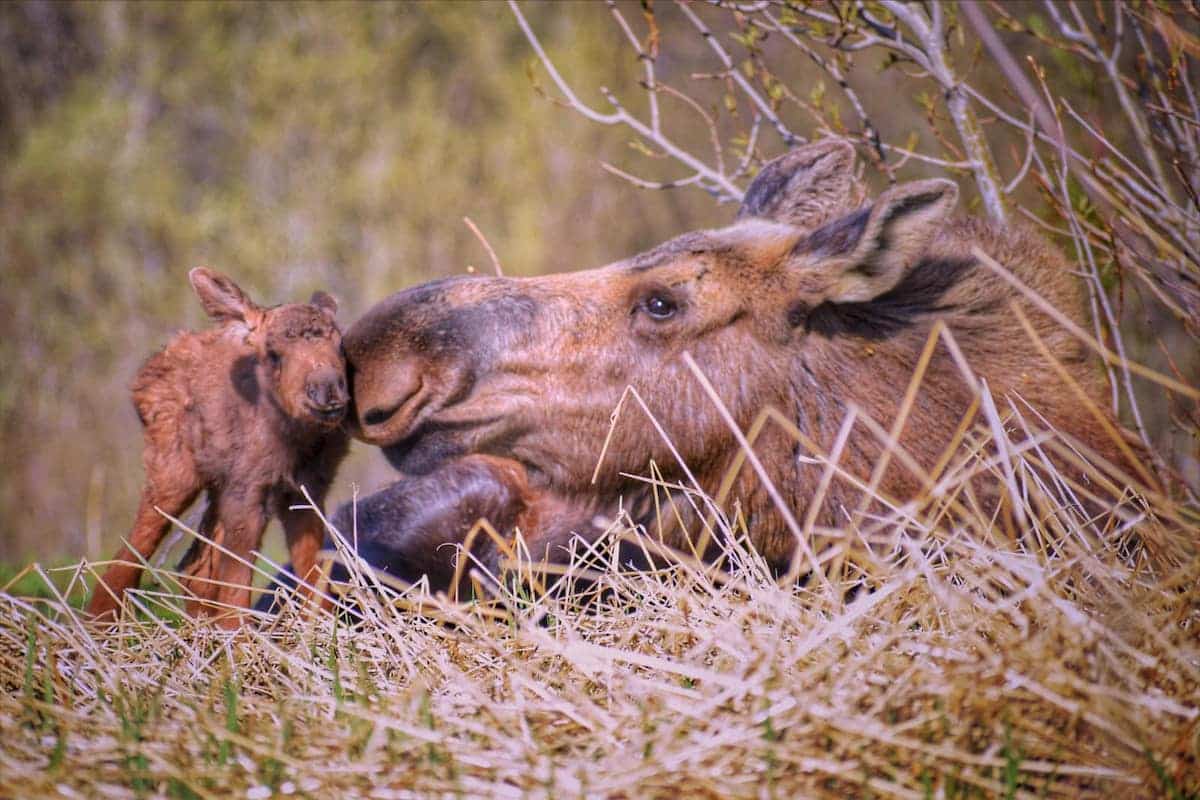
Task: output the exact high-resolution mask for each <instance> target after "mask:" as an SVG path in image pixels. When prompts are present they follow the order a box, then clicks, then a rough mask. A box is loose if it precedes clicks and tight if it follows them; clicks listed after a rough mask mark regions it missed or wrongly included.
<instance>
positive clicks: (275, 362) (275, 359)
mask: <svg viewBox="0 0 1200 800" xmlns="http://www.w3.org/2000/svg"><path fill="white" fill-rule="evenodd" d="M267 361H268V362H269V363H270V364H271V366H272V367H278V366H279V362H281V361H283V356H281V355H279V351H278V350H268V351H267Z"/></svg>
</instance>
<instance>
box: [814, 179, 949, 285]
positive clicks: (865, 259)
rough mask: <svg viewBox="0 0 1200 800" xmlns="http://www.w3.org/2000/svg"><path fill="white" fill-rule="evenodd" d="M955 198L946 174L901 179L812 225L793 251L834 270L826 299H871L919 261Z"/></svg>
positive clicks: (897, 281)
mask: <svg viewBox="0 0 1200 800" xmlns="http://www.w3.org/2000/svg"><path fill="white" fill-rule="evenodd" d="M957 202H958V187H957V186H956V185H955V184H954V183H953V182H951V181H948V180H942V179H936V180H928V181H916V182H914V183H906V184H902V185H900V186H896V187H895V188H893V189H890V190H889V191H887V192H884V193H883V194H882V195H880V197H879V199H878V200H877V201H876V202H875V204H874V205H873V206H871V207H870V208H868V209H863V210H861V211H857V212H855V213H853V214H850V215H848V216H846V217H843V218H842V219H839V220H837V221H835V222H831V223H829V224H828V225H825V226H823V227H821V228H819V229H817V230H815V231H813V232H812V233H811V234H810V235H809V236H808V237H807V238H806V239H802V240H801V241H800V242H799V243H798V244H797V245H796V248H795V251H794V252H795V253H796V254H798V255H799V254H806V255H807V256H808V257H809V260H810V261H811V260H816V261H817V262H818V263H821V262H829V270H830V271H831V272H833V273H835V274H833V275H831V279H830V284H829V289H828V292H827V294H826V297H825V299H826V300H829V301H831V302H834V303H860V302H865V301H867V300H872V299H874V298H876V297H878V296H879V295H881V294H884V293H885V292H887V291H888V290H890V289H892V288H894V287H895V286H896V284H898V283H899V282H900V279H901V278H903V277H904V275H905V273H906V272H908V270H909V268H910V267H912V266H913V265H915V264H916V263H917V262H918V261H920V259H921V257H922V256H923V255H925V251H926V250H927V249H928V248H929V244H930V242H932V241H933V238H934V236H936V235H937V233H938V231H939V230H941V228H942V225H943V224H944V222H945V220H946V217H947V215H948V214H949V213H950V211H951V210H953V208H954V206H955V204H956V203H957ZM817 268H818V269H820V267H817Z"/></svg>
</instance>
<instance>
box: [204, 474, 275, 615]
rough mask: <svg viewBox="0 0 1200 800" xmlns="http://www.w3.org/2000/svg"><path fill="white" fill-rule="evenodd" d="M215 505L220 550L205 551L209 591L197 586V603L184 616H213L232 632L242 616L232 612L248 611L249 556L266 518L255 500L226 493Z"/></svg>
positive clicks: (261, 507)
mask: <svg viewBox="0 0 1200 800" xmlns="http://www.w3.org/2000/svg"><path fill="white" fill-rule="evenodd" d="M216 505H217V512H216V513H217V519H218V520H219V522H218V529H219V530H220V531H221V532H222V533H223V536H221V539H223V542H222V544H223V547H224V549H223V550H221V551H216V548H211V547H210V548H206V549H207V550H208V551H209V552H210V553H211V558H212V568H211V574H212V583H210V584H207V586H208V587H211V588H201V587H199V586H197V587H196V589H197V590H198V591H196V590H193V591H194V593H195V594H197V597H198V599H196V600H191V601H189V602H188V613H189V614H208V615H212V614H217V615H219V616H218V623H219V624H220V625H222V626H223V627H226V628H236V627H239V626H240V625H241V624H242V614H240V613H239V612H238V611H236V610H235V609H244V608H249V607H250V583H251V578H252V576H253V573H254V569H253V566H252V564H253V562H252V558H253V556H252V552H253V551H254V550H256V549H257V548H258V547H260V546H261V544H262V536H263V531H264V530H265V529H266V526H267V516H266V511H265V507H264V503H263V502H262V499H261V498H258V497H251V496H244V495H241V494H235V493H233V492H227V493H225V494H222V495H221V497H220V498H219V500H218V501H217V503H216ZM214 541H217V537H215V536H214ZM226 551H228V552H226ZM202 558H203V557H202ZM197 583H198V582H197ZM206 600H207V601H209V602H205V601H206Z"/></svg>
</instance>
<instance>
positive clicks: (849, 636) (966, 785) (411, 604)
mask: <svg viewBox="0 0 1200 800" xmlns="http://www.w3.org/2000/svg"><path fill="white" fill-rule="evenodd" d="M1013 411H1014V414H1015V408H1014V409H1013ZM1014 419H1016V417H1015V416H1014V417H1013V418H1012V419H1010V420H1009V422H1010V425H1011V423H1012V422H1013V420H1014ZM988 435H990V434H989V433H987V432H985V431H984V430H983V429H982V428H977V429H974V430H968V431H967V435H966V436H965V437H964V440H963V442H962V447H961V452H960V453H959V455H958V456H957V457H956V458H954V459H952V460H951V463H950V466H949V467H948V469H947V471H946V473H945V477H944V478H943V479H942V480H941V481H940V482H939V485H938V487H937V488H936V489H935V490H933V491H931V492H930V493H929V494H928V495H926V496H925V497H922V498H919V499H918V500H916V501H914V502H913V503H910V504H908V505H906V506H903V507H901V508H899V509H896V510H893V511H892V512H891V513H890V514H887V515H886V516H883V517H872V518H868V519H866V520H864V521H863V522H862V523H861V524H860V525H859V526H857V527H856V528H849V527H848V528H847V529H845V530H839V531H819V530H818V531H816V534H817V536H816V541H817V542H818V543H819V545H820V546H819V549H818V551H817V553H816V557H817V558H818V559H819V560H820V561H821V563H822V567H823V574H824V575H825V576H826V577H828V578H829V581H828V582H826V581H817V580H808V581H802V582H801V584H800V585H798V586H797V585H785V586H782V587H781V586H779V585H777V583H776V581H775V580H773V579H772V578H771V576H770V575H769V574H767V572H766V570H765V569H764V568H763V566H762V564H761V562H759V561H758V560H757V559H756V558H755V557H754V555H753V554H752V553H749V552H748V551H746V550H744V549H742V548H741V547H740V546H739V545H738V544H736V543H735V544H734V545H731V546H730V550H729V552H728V563H727V564H726V567H727V569H726V570H725V571H723V572H714V571H712V570H708V569H704V568H702V567H700V566H699V565H698V564H696V563H695V562H692V561H690V560H688V559H687V558H680V559H679V560H678V561H677V563H675V564H673V565H671V566H669V567H665V568H663V569H661V570H659V571H656V572H642V573H631V572H617V571H613V570H611V569H609V568H608V567H609V566H610V564H609V563H606V562H609V561H611V559H612V558H613V555H612V554H613V552H614V549H615V548H614V546H613V545H614V542H615V541H616V540H617V539H618V538H620V537H621V536H625V537H630V536H636V533H635V532H634V531H632V530H629V529H626V528H624V527H623V525H622V523H621V522H620V521H617V522H614V524H613V528H612V536H610V537H609V538H608V539H607V540H606V541H605V542H602V543H601V544H600V545H597V546H596V548H595V549H594V550H593V551H591V552H585V553H582V554H581V555H580V558H579V559H578V560H577V561H576V563H575V564H574V565H573V566H572V568H571V569H570V570H569V576H568V577H567V578H565V579H563V580H562V581H560V582H559V584H558V588H557V589H556V590H555V591H552V592H550V593H543V592H539V591H538V590H537V589H536V588H530V587H531V586H533V585H535V584H537V583H539V581H538V580H536V577H537V576H535V575H533V574H532V572H531V571H530V570H529V567H528V565H527V564H525V565H522V564H519V563H518V564H517V565H516V568H517V569H519V570H521V571H523V572H524V573H525V578H526V580H525V581H524V582H517V581H513V582H510V583H509V584H508V585H510V586H518V585H519V586H523V587H525V588H516V589H512V590H510V589H501V590H498V593H496V594H495V596H494V599H493V600H492V601H490V602H487V603H473V604H455V603H451V602H450V601H448V600H446V599H444V598H441V599H430V598H428V597H423V596H422V595H421V594H420V592H419V589H411V590H409V591H407V592H402V591H397V590H395V589H393V588H392V587H389V586H383V585H380V584H378V583H377V582H375V581H374V580H373V579H372V578H371V576H369V575H367V574H364V573H363V572H361V571H359V570H357V569H355V570H354V571H353V576H352V585H349V586H347V587H345V590H344V594H343V595H342V601H344V602H357V604H358V606H359V609H360V613H361V615H362V616H361V619H360V620H359V621H350V620H348V619H347V618H345V617H343V618H342V619H341V620H340V621H338V620H335V619H334V618H333V617H332V616H329V615H323V616H320V617H318V618H315V619H313V618H307V617H305V616H303V615H301V614H299V613H297V609H295V608H291V607H289V609H288V610H286V611H285V613H284V614H283V615H281V616H280V617H278V618H277V619H274V620H269V619H267V620H263V621H262V622H261V624H258V625H249V626H247V627H245V628H244V629H243V630H241V631H240V632H237V633H228V632H225V631H221V630H219V629H216V628H215V627H213V626H211V625H210V624H208V623H204V622H195V621H190V620H184V619H182V618H180V617H178V616H176V615H174V614H173V613H172V612H171V611H170V609H172V608H174V607H175V604H176V603H177V602H178V599H179V598H178V597H177V596H173V595H175V594H176V592H174V591H173V590H172V589H171V588H170V587H172V585H173V584H172V581H171V578H170V573H165V572H161V571H155V573H154V575H155V578H156V579H157V581H158V585H157V586H156V587H155V588H154V589H144V590H142V591H140V592H138V593H137V594H136V596H135V599H136V602H137V603H138V604H139V606H140V608H141V609H142V612H143V613H140V614H138V615H137V618H136V619H134V618H132V617H131V618H129V619H127V620H125V621H124V622H122V623H121V624H119V625H116V626H111V627H108V628H99V627H94V626H90V625H89V624H88V623H86V622H85V621H84V620H82V619H81V618H80V616H79V615H78V614H77V613H76V612H75V611H73V610H72V609H71V607H70V605H69V604H68V603H67V602H66V600H67V597H66V595H75V596H77V595H79V594H80V593H81V592H82V589H83V584H84V576H85V575H87V574H89V572H90V571H91V569H92V566H89V565H86V564H82V565H79V566H78V567H75V568H73V569H72V570H70V571H69V573H68V575H69V580H60V581H58V584H59V585H65V589H64V594H63V595H60V596H59V598H58V599H51V600H34V599H28V598H24V599H23V598H21V597H17V596H13V595H11V594H7V593H5V594H3V595H0V603H2V604H3V606H4V610H3V614H0V680H2V681H3V683H4V685H5V689H6V691H5V693H4V695H3V699H2V700H0V703H3V708H2V713H0V725H2V726H3V731H2V733H3V737H2V741H3V745H2V746H0V796H5V797H18V796H23V797H29V796H50V795H61V796H81V797H91V796H99V795H103V796H106V797H124V796H160V795H165V796H172V797H223V796H246V797H268V796H271V795H273V794H275V795H295V796H309V797H354V796H362V797H406V796H430V795H438V796H442V795H446V796H449V795H453V796H468V797H473V796H497V797H509V796H512V797H525V796H531V797H538V796H546V797H578V796H608V797H635V796H636V797H654V796H674V797H743V796H744V797H800V796H805V797H831V798H833V797H837V798H841V797H867V796H872V797H1073V798H1074V797H1106V798H1112V797H1122V798H1124V797H1177V798H1182V797H1195V796H1197V792H1200V767H1198V765H1200V637H1198V636H1197V626H1198V625H1200V589H1198V587H1200V559H1198V557H1197V554H1196V548H1195V544H1196V530H1195V527H1194V522H1189V521H1188V519H1187V518H1186V517H1185V516H1183V515H1184V514H1186V513H1187V512H1186V511H1184V510H1182V509H1180V508H1178V507H1176V506H1174V505H1173V504H1172V503H1171V502H1170V501H1168V500H1167V499H1165V498H1161V497H1153V496H1150V497H1141V498H1137V499H1136V500H1128V501H1126V502H1125V503H1123V504H1121V505H1118V506H1115V507H1113V508H1112V509H1110V510H1109V512H1108V513H1106V514H1103V515H1101V516H1100V517H1098V518H1094V519H1091V520H1087V519H1084V518H1083V517H1082V516H1081V512H1080V510H1079V508H1078V507H1077V506H1076V507H1074V508H1073V507H1072V503H1073V499H1074V498H1073V492H1075V491H1076V489H1073V488H1072V485H1071V482H1070V481H1069V480H1068V476H1067V475H1065V474H1063V473H1061V472H1056V471H1054V470H1053V469H1052V468H1051V467H1049V466H1048V465H1047V463H1046V462H1045V461H1043V460H1041V459H1043V458H1044V453H1045V452H1046V451H1047V448H1049V447H1051V446H1052V443H1048V442H1043V443H1042V444H1041V445H1040V446H1038V447H1031V446H1028V445H1025V446H1022V445H1020V444H1018V443H1017V442H1014V441H1008V442H1006V446H1007V448H1009V452H1010V454H1011V458H1012V460H1011V462H1010V464H1011V466H1012V469H1011V470H1009V469H1000V468H999V467H998V466H997V462H995V461H994V460H992V461H989V460H988V458H989V456H988V455H987V453H988V452H992V451H990V450H987V449H980V448H979V446H978V445H979V443H980V441H981V440H983V438H984V437H986V436H988ZM980 467H984V468H985V471H984V473H983V475H984V477H983V478H982V479H979V480H976V481H974V482H973V483H970V484H968V482H967V481H966V480H965V478H966V477H967V476H968V475H970V474H971V473H972V472H973V471H976V470H978V469H979V468H980ZM1090 477H1091V479H1092V481H1093V484H1092V487H1093V489H1094V488H1095V486H1097V485H1101V483H1102V481H1103V480H1104V478H1103V476H1102V474H1101V472H1100V471H1099V470H1094V471H1093V473H1092V474H1091V476H1090ZM1014 482H1015V483H1016V485H1017V486H1016V488H1017V489H1018V491H1019V495H1018V496H1019V498H1020V500H1019V502H1020V504H1021V505H1022V509H1021V513H1020V514H1014V513H1011V512H1012V508H1011V506H1010V509H1009V511H1010V513H1007V514H1004V515H1002V518H998V519H996V520H992V519H984V518H982V517H980V516H979V515H978V513H976V512H969V511H967V509H968V508H970V507H971V506H972V504H973V501H971V499H970V497H969V496H968V495H969V494H971V493H975V494H977V493H978V492H979V491H980V488H981V487H982V488H983V489H985V490H986V489H987V488H988V487H989V485H990V484H995V486H994V487H992V488H995V489H996V490H997V491H1000V492H1002V493H1003V492H1006V491H1008V490H1009V488H1010V487H1011V486H1012V485H1013V483H1014ZM1008 500H1009V502H1010V503H1011V501H1012V497H1011V495H1009V496H1008ZM1021 516H1023V517H1024V519H1025V520H1026V522H1025V527H1024V528H1023V529H1022V533H1021V535H1020V536H1015V537H1014V536H1010V535H1006V534H1005V533H1003V531H1005V530H1006V528H1007V527H1008V525H1011V524H1013V523H1012V521H1013V520H1015V519H1018V518H1019V517H1021ZM1172 519H1175V520H1176V521H1175V522H1171V521H1170V520H1172ZM1005 520H1007V522H1005ZM718 524H720V525H723V526H728V525H729V523H728V522H727V521H724V520H721V519H718ZM729 530H737V528H736V526H734V527H732V528H731V527H726V532H728V531H729ZM1135 537H1136V538H1135ZM1135 541H1140V546H1139V545H1137V544H1135ZM1131 551H1135V552H1131ZM342 557H343V558H344V559H350V558H351V556H350V555H349V553H348V552H344V553H343V555H342ZM34 569H38V568H36V567H35V568H34ZM43 574H44V573H43ZM46 578H47V580H49V578H50V576H46ZM581 578H589V579H590V580H589V581H586V582H585V581H582V580H580V579H581ZM531 579H532V580H531ZM353 584H357V585H353ZM48 585H49V584H48Z"/></svg>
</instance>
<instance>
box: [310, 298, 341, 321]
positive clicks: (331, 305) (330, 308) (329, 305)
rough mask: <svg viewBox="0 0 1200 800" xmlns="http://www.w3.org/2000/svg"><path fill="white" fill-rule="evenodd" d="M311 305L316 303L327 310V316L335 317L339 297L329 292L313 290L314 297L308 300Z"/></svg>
mask: <svg viewBox="0 0 1200 800" xmlns="http://www.w3.org/2000/svg"><path fill="white" fill-rule="evenodd" d="M308 302H309V304H310V305H314V306H316V307H317V308H319V309H321V311H323V312H325V316H327V317H329V318H330V319H333V318H334V317H336V316H337V310H338V302H337V298H336V297H334V296H333V295H331V294H330V293H329V292H313V295H312V297H310V298H309V300H308Z"/></svg>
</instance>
